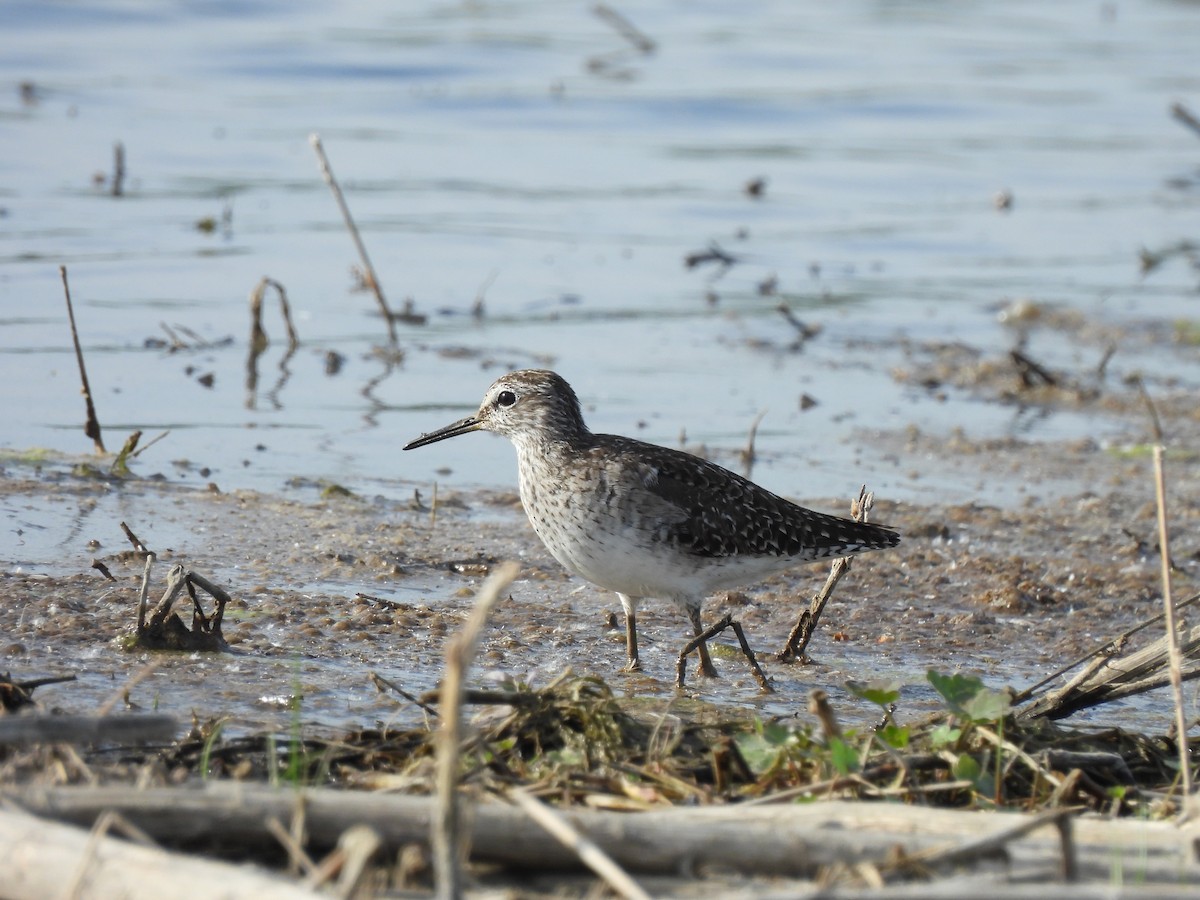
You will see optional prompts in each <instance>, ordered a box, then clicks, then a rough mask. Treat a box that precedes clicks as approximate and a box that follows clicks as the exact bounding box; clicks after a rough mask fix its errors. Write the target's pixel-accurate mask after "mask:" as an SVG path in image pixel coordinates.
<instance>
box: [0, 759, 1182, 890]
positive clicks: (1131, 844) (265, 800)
mask: <svg viewBox="0 0 1200 900" xmlns="http://www.w3.org/2000/svg"><path fill="white" fill-rule="evenodd" d="M0 796H2V797H3V798H5V799H6V800H8V801H10V802H11V803H14V804H16V805H19V806H21V807H24V808H25V809H26V810H28V811H29V812H32V813H36V814H37V815H41V816H45V817H48V818H53V819H57V820H60V821H63V822H70V823H74V824H76V825H81V826H84V827H90V826H91V825H92V824H93V823H94V822H95V821H96V819H97V818H98V817H99V816H101V815H102V814H103V813H105V812H106V811H112V812H115V813H117V814H119V815H120V816H121V817H122V818H123V819H124V820H126V821H128V822H130V823H132V825H134V826H135V827H137V828H139V829H141V830H142V831H144V832H146V833H147V834H148V835H150V836H151V837H152V838H153V839H154V840H156V841H159V842H160V843H164V844H167V845H170V846H174V847H198V848H200V849H202V850H204V851H205V852H214V851H216V852H220V851H221V850H222V849H224V850H226V851H234V852H237V853H238V854H239V855H240V856H243V857H244V856H245V854H246V853H248V852H255V851H268V852H276V850H277V844H276V843H275V838H273V837H272V836H271V833H270V831H269V829H268V828H267V826H266V825H265V823H266V822H267V821H268V820H270V819H275V820H277V821H279V822H287V821H289V820H293V819H294V817H297V816H302V817H303V828H304V832H305V834H306V835H307V837H308V847H309V852H310V853H317V852H324V851H328V850H330V849H332V848H333V847H334V846H335V845H336V844H337V841H338V838H339V836H340V835H341V834H342V833H343V832H345V831H347V830H348V829H350V828H352V827H354V826H357V825H368V826H370V827H371V828H372V829H374V830H375V832H377V833H378V835H379V836H380V839H381V841H382V845H383V847H384V848H385V852H386V853H395V852H396V851H397V850H398V849H400V848H402V847H404V846H406V845H410V844H420V845H427V844H428V840H429V833H430V822H431V820H432V816H433V800H432V799H431V798H428V797H416V796H397V795H388V794H380V793H361V792H351V791H337V790H331V789H324V788H314V789H307V790H293V789H272V788H268V787H262V786H255V785H248V784H237V783H228V782H226V783H214V784H209V785H206V786H203V787H195V788H153V789H148V790H143V791H136V790H130V789H129V787H128V786H113V787H94V788H65V787H59V788H24V789H19V790H18V789H10V790H6V791H4V792H3V793H2V794H0ZM561 814H562V816H563V817H564V818H565V819H567V820H568V821H569V822H570V824H571V825H572V827H574V828H575V829H576V830H578V831H579V832H580V833H581V834H583V835H586V836H587V837H588V838H589V839H590V840H591V841H592V842H594V843H595V844H596V845H597V846H598V847H600V849H602V850H603V851H604V852H605V853H607V854H608V855H609V856H611V857H612V858H613V859H614V860H615V861H616V862H617V863H618V864H619V865H621V866H622V867H624V868H625V869H626V870H627V871H630V872H636V873H639V874H641V875H651V876H653V875H662V876H679V875H681V874H688V875H692V876H695V875H702V874H705V873H724V874H730V873H740V874H742V875H747V876H751V875H752V876H775V877H792V878H812V877H814V876H816V875H818V874H819V873H820V872H827V871H829V870H830V869H835V870H837V869H839V868H840V869H845V868H846V867H849V868H851V869H853V868H854V867H855V866H868V867H875V868H876V869H879V870H883V871H895V870H896V869H898V868H900V869H904V870H905V871H907V868H906V867H907V866H908V865H909V864H910V863H911V864H913V865H915V866H916V868H918V870H920V871H933V870H941V871H943V872H945V871H947V870H949V871H962V870H963V869H970V868H971V867H972V866H974V867H978V866H980V865H984V866H985V868H986V869H987V870H988V872H989V873H990V877H992V878H996V879H998V882H997V883H998V884H1004V883H1006V882H1007V881H1008V880H1009V879H1011V880H1013V881H1015V880H1033V879H1038V880H1041V881H1043V882H1053V881H1059V880H1061V879H1063V878H1064V877H1068V876H1069V877H1073V878H1076V879H1078V880H1079V881H1087V882H1092V883H1093V884H1096V883H1099V884H1101V885H1109V886H1111V879H1112V877H1113V872H1114V871H1117V870H1120V871H1122V872H1123V873H1124V876H1123V877H1124V878H1125V879H1126V880H1127V881H1128V882H1129V883H1134V882H1136V883H1137V884H1140V885H1142V886H1148V885H1163V886H1172V887H1173V888H1179V889H1180V890H1179V892H1178V893H1177V894H1154V895H1153V896H1177V895H1178V896H1191V897H1194V896H1196V895H1197V890H1198V886H1200V864H1198V861H1197V848H1196V839H1197V835H1198V833H1197V831H1196V827H1195V826H1190V827H1186V828H1180V827H1178V826H1176V825H1174V824H1171V823H1167V822H1144V821H1130V820H1115V821H1110V820H1100V819H1095V818H1082V817H1079V818H1074V819H1070V820H1069V827H1065V828H1061V829H1057V828H1055V827H1054V823H1052V822H1050V821H1049V819H1047V818H1046V817H1045V816H1043V817H1042V818H1040V819H1039V818H1038V817H1034V816H1027V815H1024V814H1019V813H988V812H961V811H954V810H939V809H931V808H922V807H915V806H902V805H898V804H883V803H851V802H820V803H812V804H802V805H778V806H738V805H731V806H712V807H700V808H678V807H677V808H671V809H664V810H655V811H650V812H643V813H613V812H606V811H597V810H585V809H566V810H562V811H561ZM469 818H470V831H469V840H470V858H471V859H472V860H473V861H477V862H490V863H496V864H500V865H503V866H505V867H507V868H509V869H515V870H520V871H541V872H545V871H551V870H564V869H578V868H579V861H578V859H577V858H576V857H575V855H574V854H572V853H571V852H569V851H568V850H567V849H566V848H565V847H562V846H561V845H559V844H558V843H556V842H555V841H553V840H552V839H550V838H548V837H547V835H546V834H545V833H544V832H543V831H542V829H541V826H539V825H537V824H535V823H534V822H532V821H531V820H530V819H529V818H528V817H527V815H526V814H525V813H524V812H522V811H521V810H520V809H518V808H516V807H513V806H510V805H507V804H505V803H501V802H499V801H492V800H485V801H482V802H479V803H477V804H475V805H474V808H473V809H472V812H471V815H470V817H469ZM1031 826H1037V828H1038V830H1037V831H1035V832H1033V833H1025V832H1027V831H1029V828H1030V827H1031ZM1043 826H1044V827H1043ZM925 887H926V888H928V887H929V885H925ZM1043 887H1044V884H1043ZM839 896H840V894H839ZM927 896H928V895H927ZM1026 896H1031V897H1032V896H1034V895H1032V894H1031V895H1026ZM1040 896H1041V897H1043V898H1044V897H1046V896H1047V895H1046V894H1042V895H1040ZM1055 896H1073V895H1072V894H1069V893H1068V894H1056V895H1055ZM1080 896H1085V895H1080ZM1086 896H1091V895H1086ZM1108 896H1115V895H1108ZM1147 896H1149V895H1147Z"/></svg>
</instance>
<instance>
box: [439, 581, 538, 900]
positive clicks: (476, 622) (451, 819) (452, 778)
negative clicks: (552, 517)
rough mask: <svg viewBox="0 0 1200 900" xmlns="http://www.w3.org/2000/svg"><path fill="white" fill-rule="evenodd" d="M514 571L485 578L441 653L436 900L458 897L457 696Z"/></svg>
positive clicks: (459, 718)
mask: <svg viewBox="0 0 1200 900" xmlns="http://www.w3.org/2000/svg"><path fill="white" fill-rule="evenodd" d="M519 571H520V567H519V566H518V565H517V564H516V563H515V562H507V563H504V564H503V565H501V566H499V567H498V568H496V569H495V570H494V571H493V572H492V574H491V575H489V576H488V578H487V580H486V581H484V583H483V586H482V587H481V588H480V589H479V595H478V596H477V597H476V599H475V607H474V609H472V610H471V615H470V618H468V619H467V623H466V625H464V626H463V629H462V631H460V632H459V633H458V634H456V635H455V636H454V637H453V638H451V640H450V643H449V645H448V646H447V648H446V672H445V675H444V676H443V678H442V701H441V704H440V705H439V708H440V710H441V714H442V721H441V728H440V730H439V731H438V752H437V800H438V802H437V810H436V814H435V816H434V819H433V827H432V830H433V833H432V835H431V839H430V843H431V844H432V846H433V865H434V872H435V875H436V882H437V896H438V897H440V898H443V900H449V898H458V897H461V896H462V867H461V863H460V859H461V857H460V836H461V831H462V829H461V824H460V821H459V798H458V771H459V762H460V759H459V754H460V745H461V744H462V694H463V685H464V683H465V681H466V674H467V667H468V666H469V665H470V663H471V660H472V659H474V658H475V653H476V650H477V649H478V646H479V636H480V634H481V633H482V632H483V626H484V625H485V624H486V623H487V618H488V615H489V613H490V612H491V610H492V607H493V606H494V605H495V604H496V601H497V600H499V599H500V595H501V594H502V593H503V592H504V591H505V590H507V588H508V586H509V585H510V584H512V582H513V580H514V579H515V578H516V577H517V573H518V572H519Z"/></svg>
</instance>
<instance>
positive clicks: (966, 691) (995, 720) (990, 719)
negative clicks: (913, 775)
mask: <svg viewBox="0 0 1200 900" xmlns="http://www.w3.org/2000/svg"><path fill="white" fill-rule="evenodd" d="M927 677H928V679H929V683H930V684H931V685H933V687H934V690H936V691H937V692H938V693H939V694H941V695H942V698H943V699H944V700H945V701H946V708H947V709H948V710H949V711H950V713H951V714H952V715H953V716H954V717H955V718H956V719H958V720H959V721H960V722H962V723H964V724H965V727H957V726H951V725H949V724H948V723H947V724H942V725H939V726H938V727H937V729H935V731H934V733H933V735H932V736H931V741H932V742H933V744H934V746H935V747H938V748H940V749H951V748H953V749H956V750H957V751H958V753H959V755H958V757H957V759H956V760H955V762H954V766H953V772H954V777H955V778H958V779H961V780H963V781H969V782H971V784H972V785H973V786H974V787H975V790H976V791H977V792H978V793H979V794H981V795H982V796H985V797H988V798H991V799H993V800H994V801H995V802H996V803H997V804H998V803H999V802H1000V800H1001V794H1000V787H1001V784H1002V783H1003V782H1002V772H1003V765H1004V759H1003V753H1002V750H1001V748H1002V746H1003V744H1004V717H1005V716H1007V715H1008V713H1009V711H1010V710H1011V709H1012V700H1011V698H1010V697H1009V695H1008V694H1006V693H1003V692H1002V691H994V690H992V689H991V688H988V687H985V686H984V684H983V682H982V681H981V680H980V679H978V678H976V677H974V676H973V675H943V674H941V673H940V672H938V671H937V670H935V669H930V670H929V672H928V673H927ZM982 725H992V726H994V727H995V729H996V743H995V766H994V769H993V771H992V772H991V773H988V772H987V771H986V770H985V768H984V765H985V763H982V762H980V760H979V759H976V758H975V757H974V756H972V755H971V754H969V753H967V752H966V751H965V750H963V749H962V748H963V745H964V743H965V741H966V738H967V736H968V735H969V734H970V732H971V729H972V728H973V727H976V726H982ZM984 758H985V759H986V757H984Z"/></svg>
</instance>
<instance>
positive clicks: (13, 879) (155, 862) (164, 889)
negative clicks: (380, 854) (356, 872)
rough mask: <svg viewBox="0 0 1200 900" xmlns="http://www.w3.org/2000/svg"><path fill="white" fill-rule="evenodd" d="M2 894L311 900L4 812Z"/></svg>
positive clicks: (243, 873)
mask: <svg viewBox="0 0 1200 900" xmlns="http://www.w3.org/2000/svg"><path fill="white" fill-rule="evenodd" d="M0 895H3V896H4V897H5V898H6V900H42V898H45V897H123V898H126V900H143V898H144V900H157V898H160V897H172V898H175V900H208V898H217V897H254V898H255V900H293V898H296V900H299V898H305V897H307V898H310V900H311V898H312V897H313V896H314V895H313V893H312V892H311V891H307V890H303V889H301V888H300V887H299V886H298V885H296V884H295V883H293V882H291V881H289V880H288V879H285V878H282V877H280V876H278V875H273V874H271V873H269V872H265V871H263V870H261V869H257V868H254V867H252V866H247V865H231V864H230V863H225V862H220V861H214V860H208V859H202V858H199V857H194V856H188V855H186V854H182V853H171V852H168V851H166V850H159V849H157V848H154V847H143V846H138V845H136V844H131V843H129V842H127V841H122V840H117V839H116V838H112V837H107V836H101V835H99V834H89V833H88V832H87V831H84V830H83V829H81V828H73V827H71V826H69V825H60V824H58V823H56V822H47V821H45V820H43V819H39V818H37V817H35V816H31V815H28V814H26V813H22V812H18V811H14V810H0Z"/></svg>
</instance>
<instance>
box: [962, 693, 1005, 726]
mask: <svg viewBox="0 0 1200 900" xmlns="http://www.w3.org/2000/svg"><path fill="white" fill-rule="evenodd" d="M1011 708H1012V701H1011V700H1010V699H1009V696H1008V694H1005V693H1002V692H1000V691H993V690H991V689H990V688H984V689H983V690H981V691H980V692H979V693H977V694H976V695H975V696H974V697H972V698H971V699H970V700H968V701H967V702H966V703H965V704H963V712H964V713H965V714H966V716H967V718H968V719H970V720H971V721H972V722H998V721H1000V720H1001V719H1003V718H1004V717H1005V716H1006V715H1008V711H1009V709H1011Z"/></svg>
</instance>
